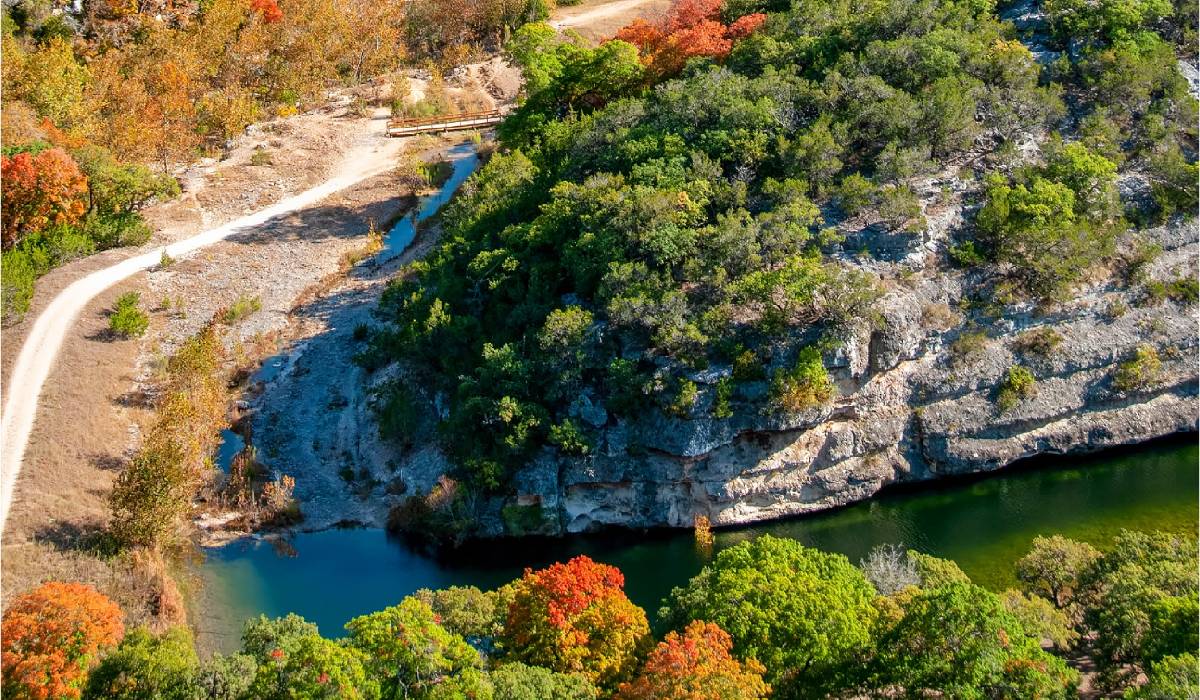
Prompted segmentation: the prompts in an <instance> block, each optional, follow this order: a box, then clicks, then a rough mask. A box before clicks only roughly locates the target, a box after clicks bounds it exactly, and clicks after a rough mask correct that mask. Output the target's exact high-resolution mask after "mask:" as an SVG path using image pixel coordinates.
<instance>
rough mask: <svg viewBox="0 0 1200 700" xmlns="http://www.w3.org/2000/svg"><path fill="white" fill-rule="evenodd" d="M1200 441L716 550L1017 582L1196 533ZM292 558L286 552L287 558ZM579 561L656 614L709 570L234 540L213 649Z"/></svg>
mask: <svg viewBox="0 0 1200 700" xmlns="http://www.w3.org/2000/svg"><path fill="white" fill-rule="evenodd" d="M1198 457H1200V452H1198V450H1197V446H1196V437H1195V436H1194V435H1190V436H1186V437H1182V438H1179V439H1172V440H1168V441H1164V442H1158V443H1153V444H1149V445H1143V446H1140V447H1137V448H1134V449H1128V450H1121V451H1117V452H1110V453H1106V454H1101V455H1097V456H1089V457H1057V458H1052V459H1045V460H1040V461H1039V462H1038V463H1037V464H1026V465H1023V466H1020V467H1016V468H1011V469H1008V470H1004V471H1002V472H999V473H997V474H993V475H990V476H987V477H984V478H978V479H972V480H967V481H954V482H949V483H941V484H937V485H925V486H923V487H920V488H912V489H905V490H892V491H888V492H885V493H884V494H882V495H880V496H879V497H878V498H875V499H873V500H871V501H868V502H864V503H859V504H856V505H853V506H850V507H847V508H842V509H839V510H836V511H832V512H828V513H822V514H818V515H814V516H810V517H804V518H798V519H794V520H789V521H783V522H774V523H767V524H762V525H755V526H750V527H744V528H738V529H735V530H727V531H719V532H718V533H717V535H716V544H715V549H716V550H718V551H719V550H720V549H722V548H724V547H729V546H732V545H734V544H737V543H738V542H741V541H743V540H746V539H750V538H753V537H757V536H759V535H762V534H768V533H769V534H772V535H775V536H779V537H790V538H793V539H795V540H798V541H800V542H802V543H803V544H805V545H808V546H812V547H818V548H820V549H824V550H829V551H835V552H841V553H843V554H845V555H846V556H848V557H850V559H851V560H852V561H855V562H857V561H858V560H859V559H860V558H861V557H863V556H864V555H865V554H866V553H867V552H868V551H869V550H870V549H871V548H872V547H874V546H876V545H878V544H884V543H898V544H903V545H905V546H907V547H910V548H914V549H919V550H921V551H924V552H928V553H930V554H934V555H936V556H939V557H947V558H950V559H954V560H955V561H957V562H958V563H959V565H960V566H961V567H962V568H963V570H964V571H966V572H967V574H969V575H970V576H971V577H972V578H973V579H974V580H975V581H976V582H977V583H980V584H982V585H984V586H987V587H989V588H993V589H1002V588H1005V587H1007V586H1010V585H1013V584H1014V583H1015V581H1014V578H1013V574H1012V564H1013V562H1014V561H1015V560H1016V559H1017V558H1018V557H1020V556H1021V555H1022V554H1023V553H1024V552H1025V551H1026V550H1027V549H1028V547H1029V543H1030V542H1031V541H1032V539H1033V538H1034V537H1035V536H1037V535H1048V534H1053V533H1061V534H1064V535H1067V536H1069V537H1073V538H1076V539H1081V540H1086V541H1089V542H1092V543H1094V544H1097V545H1100V546H1103V545H1105V544H1107V543H1108V542H1109V541H1110V540H1111V538H1112V537H1113V536H1114V535H1115V534H1116V533H1117V532H1119V531H1120V530H1121V529H1122V528H1129V529H1144V530H1149V529H1160V530H1169V531H1186V532H1194V531H1195V530H1196V526H1197V518H1198V512H1197V510H1198V509H1197V495H1198V493H1200V478H1198V471H1197V459H1198ZM281 550H284V551H281ZM576 554H588V555H589V556H591V557H592V558H594V559H597V560H599V561H604V562H607V563H610V564H613V565H615V566H618V567H620V569H621V570H622V571H623V572H624V573H625V580H626V591H627V592H628V593H629V596H630V597H631V598H632V599H633V601H634V602H635V603H637V604H638V605H641V606H642V607H644V608H646V609H647V611H648V612H649V614H650V616H651V619H653V618H654V616H655V612H656V611H657V609H658V606H659V602H660V601H661V600H662V598H663V597H664V596H665V595H666V594H667V593H668V592H669V591H670V590H671V588H672V587H673V586H678V585H681V584H683V583H685V582H686V581H687V580H688V579H689V578H690V577H691V576H693V575H695V574H696V572H698V571H699V570H700V568H701V567H702V566H703V565H704V563H705V561H706V557H707V556H710V555H706V554H705V553H704V552H702V551H699V550H698V549H697V547H696V545H695V542H694V540H693V537H692V535H691V533H690V532H679V531H670V532H659V531H652V532H622V533H612V534H599V535H591V536H578V537H571V538H566V539H561V540H553V541H528V540H522V541H507V542H489V543H485V544H481V545H477V546H469V547H466V548H464V549H462V550H460V551H457V552H455V553H454V554H453V555H452V556H448V557H447V556H441V557H436V558H435V557H431V556H428V555H427V554H425V553H422V552H419V551H414V550H412V549H410V548H409V547H408V546H407V545H405V544H404V543H402V542H399V541H396V540H394V539H392V538H389V537H388V536H387V535H386V534H385V533H384V532H383V531H382V530H377V529H350V530H330V531H325V532H317V533H305V534H298V535H295V536H293V537H292V538H291V539H290V540H289V541H288V542H287V544H286V546H282V547H281V546H278V545H272V544H271V543H267V542H262V541H239V542H234V543H232V544H229V545H226V546H224V547H221V548H218V549H212V550H209V551H208V554H207V558H206V561H205V563H204V564H203V566H202V567H201V574H200V580H201V583H202V586H203V587H202V599H203V600H204V601H205V602H204V608H205V610H204V614H203V616H202V620H201V621H200V625H199V627H200V630H199V631H200V634H201V637H202V641H203V642H204V643H205V646H208V647H210V648H218V649H229V648H232V647H235V646H236V645H237V635H238V633H239V630H240V628H241V625H242V622H243V621H244V620H245V619H246V618H248V617H250V616H252V615H257V614H259V613H265V614H267V615H270V616H275V615H282V614H285V613H287V612H296V613H299V614H301V615H303V616H304V617H306V618H308V619H309V620H311V621H313V622H316V623H317V624H318V625H319V626H320V628H321V631H322V632H323V633H324V634H325V635H328V636H340V634H341V631H342V625H343V624H345V622H346V621H347V620H349V619H350V618H351V617H353V616H355V615H360V614H363V613H367V612H371V611H374V610H378V609H381V608H384V607H387V606H389V605H393V604H395V603H397V602H398V601H399V600H400V599H401V598H403V597H404V596H406V595H408V594H410V593H412V592H413V591H415V590H417V589H418V588H426V587H427V588H439V587H445V586H450V585H468V584H469V585H475V586H479V587H481V588H491V587H495V586H498V585H500V584H503V583H505V582H507V581H509V580H511V579H513V578H516V577H517V576H519V575H520V574H521V572H522V571H523V569H524V568H525V567H527V566H528V567H535V568H536V567H539V566H543V565H545V564H548V563H550V562H552V561H556V560H563V559H566V558H569V557H571V556H574V555H576Z"/></svg>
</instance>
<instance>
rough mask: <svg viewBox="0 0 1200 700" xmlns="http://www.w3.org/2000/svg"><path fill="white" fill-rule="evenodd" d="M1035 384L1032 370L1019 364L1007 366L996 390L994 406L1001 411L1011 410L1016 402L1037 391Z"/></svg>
mask: <svg viewBox="0 0 1200 700" xmlns="http://www.w3.org/2000/svg"><path fill="white" fill-rule="evenodd" d="M1036 384H1037V380H1036V379H1034V376H1033V372H1030V371H1029V370H1028V369H1026V368H1024V367H1020V366H1017V367H1009V368H1008V372H1007V373H1006V374H1005V375H1004V379H1003V380H1001V382H1000V388H999V390H997V392H996V408H998V409H999V410H1000V412H1001V413H1007V412H1009V411H1011V410H1012V409H1014V408H1016V406H1017V404H1018V403H1020V402H1021V401H1023V400H1025V399H1028V398H1030V397H1032V396H1033V395H1034V394H1036V393H1037V387H1036Z"/></svg>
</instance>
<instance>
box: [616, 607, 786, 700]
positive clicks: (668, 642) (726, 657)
mask: <svg viewBox="0 0 1200 700" xmlns="http://www.w3.org/2000/svg"><path fill="white" fill-rule="evenodd" d="M732 646H733V641H732V640H731V639H730V638H729V635H728V634H726V633H725V631H724V630H722V629H721V628H720V627H719V626H717V625H715V624H713V623H711V622H701V621H699V620H695V621H693V622H691V623H689V624H688V626H687V627H686V628H685V629H684V631H683V634H680V633H678V632H669V633H667V636H666V638H665V639H663V641H662V642H660V643H659V645H658V646H657V647H655V648H654V651H652V652H650V656H649V658H647V659H646V663H645V665H644V666H642V670H641V672H640V673H639V674H638V676H637V678H636V679H634V680H633V681H632V682H629V683H623V684H622V685H621V688H620V690H619V691H618V692H617V694H616V696H615V698H616V699H617V700H758V699H759V698H765V697H767V695H768V694H769V693H770V691H771V688H770V686H768V685H767V684H766V683H765V682H763V679H762V674H763V671H764V670H765V669H764V668H763V666H762V664H760V663H758V662H757V661H755V660H754V659H750V660H748V661H746V663H744V664H743V663H741V662H739V661H738V660H737V659H735V658H733V656H731V655H730V653H729V650H730V649H731V648H732Z"/></svg>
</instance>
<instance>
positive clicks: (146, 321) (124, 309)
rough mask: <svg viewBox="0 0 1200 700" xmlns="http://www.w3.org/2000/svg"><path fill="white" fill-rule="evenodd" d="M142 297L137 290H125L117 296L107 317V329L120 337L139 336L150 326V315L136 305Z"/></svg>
mask: <svg viewBox="0 0 1200 700" xmlns="http://www.w3.org/2000/svg"><path fill="white" fill-rule="evenodd" d="M141 300H142V297H141V295H140V294H138V293H137V292H126V293H124V294H122V295H121V296H119V297H117V303H116V305H115V306H113V310H112V313H111V314H110V315H109V317H108V330H109V332H111V333H113V334H114V335H119V336H121V337H122V338H135V337H140V336H141V335H142V334H143V333H145V332H146V329H147V328H149V327H150V317H149V316H147V315H146V314H145V312H143V311H142V310H141V309H140V308H138V305H139V304H140V303H141Z"/></svg>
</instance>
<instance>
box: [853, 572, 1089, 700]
mask: <svg viewBox="0 0 1200 700" xmlns="http://www.w3.org/2000/svg"><path fill="white" fill-rule="evenodd" d="M876 649H877V658H876V661H875V675H874V679H873V681H872V686H873V687H875V688H879V689H883V688H895V689H898V690H899V691H900V693H901V696H902V697H911V698H917V697H926V696H927V695H928V694H929V693H931V692H934V693H940V694H944V695H945V696H947V697H955V698H963V699H971V698H979V699H981V700H982V699H983V698H993V697H1021V698H1033V697H1038V698H1062V699H1063V700H1065V699H1066V698H1070V697H1075V686H1076V684H1077V683H1078V680H1079V676H1078V674H1077V673H1075V672H1074V671H1073V670H1071V669H1069V668H1067V665H1066V664H1065V663H1064V662H1063V661H1062V660H1061V659H1058V658H1055V657H1054V656H1051V655H1050V654H1047V653H1046V652H1044V651H1042V649H1041V647H1040V646H1039V645H1038V640H1037V639H1035V638H1034V637H1032V636H1030V635H1029V634H1028V633H1027V632H1026V631H1025V630H1024V629H1023V627H1022V626H1021V623H1020V622H1019V621H1018V620H1017V618H1016V617H1014V616H1013V615H1011V614H1010V613H1008V612H1007V611H1006V610H1005V609H1004V606H1003V605H1002V604H1001V602H1000V599H999V598H998V597H997V596H996V595H995V594H994V593H991V592H989V591H987V590H984V589H983V588H980V587H978V586H975V585H972V584H966V583H950V584H946V585H943V586H939V587H937V588H931V589H925V590H922V591H920V592H919V593H917V595H916V596H914V597H913V598H912V600H910V601H909V602H908V604H907V605H905V607H904V615H903V617H902V618H901V619H900V621H899V622H897V623H896V624H895V626H893V627H892V628H891V629H889V630H887V631H886V632H885V633H884V634H883V635H882V637H881V638H880V639H879V641H878V643H877V645H876Z"/></svg>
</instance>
